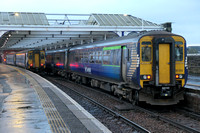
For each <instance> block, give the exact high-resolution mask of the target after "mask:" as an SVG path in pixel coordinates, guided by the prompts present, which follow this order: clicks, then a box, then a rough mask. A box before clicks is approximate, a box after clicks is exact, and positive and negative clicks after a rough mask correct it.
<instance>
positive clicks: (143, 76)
mask: <svg viewBox="0 0 200 133" xmlns="http://www.w3.org/2000/svg"><path fill="white" fill-rule="evenodd" d="M140 79H142V80H150V79H151V75H141V76H140Z"/></svg>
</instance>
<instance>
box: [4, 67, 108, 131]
mask: <svg viewBox="0 0 200 133" xmlns="http://www.w3.org/2000/svg"><path fill="white" fill-rule="evenodd" d="M0 132H7V133H13V132H20V133H25V132H31V133H32V132H33V133H39V132H42V133H44V132H45V133H51V132H55V133H56V132H59V133H60V132H62V133H65V132H67V133H73V132H76V133H87V132H88V133H89V132H95V133H101V132H106V133H109V132H110V130H109V129H107V128H106V127H105V126H104V125H103V124H102V123H101V122H99V121H98V120H97V119H96V118H94V117H93V116H92V115H91V114H89V113H88V112H87V111H86V110H85V109H84V108H83V107H81V106H80V105H79V104H78V103H77V102H75V101H74V100H73V99H72V98H71V97H69V96H68V95H67V94H65V93H64V92H62V91H61V90H60V89H59V88H57V87H56V86H54V85H53V84H52V83H50V82H48V81H47V80H45V79H44V78H42V77H40V76H39V75H37V74H35V73H32V72H30V71H28V70H25V69H22V68H17V67H14V66H8V65H4V64H0Z"/></svg>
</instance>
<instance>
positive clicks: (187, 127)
mask: <svg viewBox="0 0 200 133" xmlns="http://www.w3.org/2000/svg"><path fill="white" fill-rule="evenodd" d="M58 81H60V80H55V79H54V80H53V81H52V79H51V82H53V83H54V84H56V85H57V86H58V87H59V88H63V83H59V82H58ZM75 86H80V85H75ZM87 88H88V87H87ZM92 90H94V89H92ZM63 91H66V89H65V87H64V88H63ZM71 91H73V92H75V93H77V95H79V97H80V96H81V95H82V94H80V93H79V92H77V91H74V89H71ZM101 93H102V92H101ZM104 95H108V94H105V93H104ZM83 97H84V99H88V100H89V101H90V102H92V104H95V106H98V107H99V108H101V109H102V110H105V112H106V113H107V114H110V115H112V117H113V116H114V118H111V117H110V119H111V121H112V120H113V119H116V118H117V121H118V120H120V121H121V120H122V121H123V123H126V125H129V126H131V130H132V131H133V130H137V131H139V130H140V129H138V124H135V125H134V124H133V123H134V122H133V121H132V120H131V119H127V118H129V116H130V115H131V113H134V111H129V112H128V113H127V112H120V114H121V115H120V114H119V113H117V112H115V111H113V109H110V107H109V108H108V107H105V106H104V105H102V104H99V103H98V102H96V101H95V100H93V99H91V98H89V97H88V96H83ZM110 97H111V98H113V96H110ZM114 99H116V98H115V97H114ZM82 106H84V105H82ZM86 108H87V107H86ZM133 109H134V110H135V111H141V112H144V113H146V114H148V115H149V116H151V117H152V118H153V119H156V120H157V121H158V120H160V121H162V122H164V123H165V124H166V123H168V124H169V125H173V126H174V127H177V128H178V130H177V129H175V131H176V132H177V131H181V132H184V131H185V132H195V133H200V129H198V128H193V127H198V124H197V126H194V125H195V124H194V125H192V126H191V125H187V124H185V123H181V122H180V121H177V120H175V119H173V118H170V115H166V114H165V115H163V114H159V113H155V112H153V111H150V110H148V109H144V108H142V107H138V106H133ZM97 110H98V109H97ZM177 111H178V109H177ZM89 112H90V111H89ZM178 112H180V109H179V111H178ZM186 112H187V111H186ZM182 113H183V111H182ZM127 114H128V115H129V116H128V117H125V116H126V115H127ZM184 114H185V113H184ZM190 114H191V113H190ZM190 116H191V115H190ZM95 117H96V116H95ZM97 117H98V116H97ZM194 117H195V115H193V118H194ZM195 118H197V116H196V117H195ZM198 120H199V119H198ZM198 120H197V123H198ZM114 121H115V120H114ZM118 123H121V122H119V121H118ZM152 124H153V123H152ZM122 125H123V124H122ZM133 125H134V126H133ZM108 127H109V126H108ZM139 127H140V126H139ZM114 130H115V129H114ZM120 130H121V129H120ZM129 131H130V130H129ZM150 131H151V130H150ZM153 131H154V130H153ZM126 132H127V131H126ZM139 132H149V131H148V130H147V129H144V131H139Z"/></svg>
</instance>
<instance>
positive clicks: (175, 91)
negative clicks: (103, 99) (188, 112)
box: [59, 71, 184, 105]
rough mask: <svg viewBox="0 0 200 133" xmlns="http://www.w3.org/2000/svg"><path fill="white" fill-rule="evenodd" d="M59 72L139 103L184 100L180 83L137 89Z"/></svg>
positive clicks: (80, 82)
mask: <svg viewBox="0 0 200 133" xmlns="http://www.w3.org/2000/svg"><path fill="white" fill-rule="evenodd" d="M59 74H60V75H61V76H63V77H65V78H67V79H70V80H73V81H75V82H76V83H78V84H87V85H90V86H91V87H97V88H101V89H103V90H106V91H109V92H112V93H113V94H114V95H117V96H118V97H119V98H124V99H127V100H129V101H130V102H132V103H133V104H135V105H137V104H138V103H139V102H146V103H148V104H151V105H173V104H177V103H178V102H179V101H180V100H184V88H183V87H181V85H180V84H179V83H177V85H176V86H165V87H163V86H160V87H155V86H153V85H147V86H144V88H138V89H135V88H133V86H132V87H130V86H129V85H127V84H125V83H123V82H120V83H116V82H113V81H108V80H105V79H95V78H92V77H88V76H85V75H80V74H78V73H74V72H70V73H68V72H66V71H62V72H59Z"/></svg>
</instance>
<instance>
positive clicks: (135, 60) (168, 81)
mask: <svg viewBox="0 0 200 133" xmlns="http://www.w3.org/2000/svg"><path fill="white" fill-rule="evenodd" d="M37 53H38V55H37V56H36V54H37ZM17 54H18V55H17ZM17 54H16V55H15V56H16V60H15V62H16V65H17V64H18V65H20V63H24V61H22V59H20V60H19V59H18V58H17V56H23V55H22V53H17ZM13 56H14V55H13V53H12V54H10V55H8V56H7V63H8V64H10V60H12V59H14V57H13ZM27 57H28V58H30V59H29V61H26V64H27V66H28V68H31V67H33V68H34V67H36V66H37V67H38V64H39V66H40V67H41V66H43V67H44V66H45V67H44V68H45V70H46V72H47V73H52V72H53V73H58V74H60V75H62V76H64V77H66V78H68V79H71V80H74V81H76V82H77V83H83V84H89V85H91V86H92V87H98V88H101V89H104V90H107V91H110V92H113V93H114V94H115V95H118V96H119V97H123V98H126V99H128V100H130V101H131V102H133V103H134V104H138V102H139V101H144V102H146V103H149V104H152V105H172V104H177V103H178V102H179V101H180V100H183V96H184V85H185V84H186V81H187V56H186V41H185V39H184V38H183V37H182V36H180V35H176V34H172V33H169V32H164V31H151V32H145V33H133V34H131V35H128V36H126V37H119V38H117V39H113V40H106V41H100V42H96V43H92V44H87V45H78V46H75V47H70V48H67V49H60V50H48V51H45V56H44V51H37V52H34V51H32V52H28V56H27ZM19 58H22V57H19ZM44 58H45V59H46V63H44V61H42V59H44ZM8 59H9V60H8ZM17 59H18V60H17ZM38 59H39V61H38ZM35 61H37V63H35Z"/></svg>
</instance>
